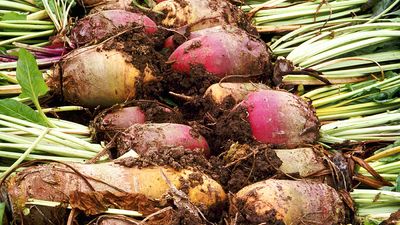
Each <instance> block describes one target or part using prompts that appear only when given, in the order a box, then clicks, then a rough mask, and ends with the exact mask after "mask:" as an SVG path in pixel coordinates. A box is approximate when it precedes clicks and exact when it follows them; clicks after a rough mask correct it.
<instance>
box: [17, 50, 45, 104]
mask: <svg viewBox="0 0 400 225" xmlns="http://www.w3.org/2000/svg"><path fill="white" fill-rule="evenodd" d="M18 56H19V57H18V62H17V80H18V83H19V85H21V89H22V93H21V95H20V97H21V98H24V97H29V98H30V99H31V100H32V101H33V102H35V101H38V99H39V97H40V96H43V95H45V94H46V93H47V91H48V90H49V89H48V87H47V85H46V83H45V82H44V79H43V77H42V73H41V72H40V70H39V67H38V65H37V62H36V59H35V57H34V56H33V55H32V54H31V53H29V52H28V51H27V50H25V49H20V50H19V52H18Z"/></svg>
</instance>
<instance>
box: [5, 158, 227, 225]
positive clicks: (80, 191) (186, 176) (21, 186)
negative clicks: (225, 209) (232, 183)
mask: <svg viewBox="0 0 400 225" xmlns="http://www.w3.org/2000/svg"><path fill="white" fill-rule="evenodd" d="M72 168H73V169H72ZM163 174H164V175H165V177H164V176H163ZM193 175H196V176H197V177H199V178H200V179H201V181H202V182H201V183H199V182H197V183H193V182H191V180H192V178H191V177H192V176H193ZM167 181H169V182H170V184H171V185H173V186H174V187H176V188H177V189H178V190H179V191H180V190H181V189H184V190H185V192H184V193H185V194H187V196H188V202H190V203H191V204H193V205H194V206H197V207H199V208H200V209H202V210H204V212H206V211H208V210H209V209H210V207H212V206H213V205H216V204H221V202H223V201H225V199H226V195H225V192H224V191H223V189H222V187H221V186H220V185H219V184H218V183H217V182H216V181H214V180H212V179H211V178H210V177H208V176H207V175H205V174H202V173H199V172H194V171H191V170H185V169H183V170H180V171H177V170H174V169H171V168H168V167H159V166H153V167H146V168H138V167H131V168H128V167H125V166H121V165H117V164H115V163H101V164H79V163H69V164H60V163H52V164H47V165H40V166H34V167H30V168H27V169H25V170H23V171H21V172H20V173H18V174H17V175H15V176H13V177H12V178H11V179H8V181H7V183H6V184H7V190H8V199H9V202H10V205H11V206H12V210H13V214H14V216H15V219H16V221H21V220H22V219H23V222H24V223H23V224H34V225H42V224H43V225H44V224H63V223H57V222H56V221H62V220H60V219H64V218H62V215H65V214H61V212H64V213H65V209H63V208H62V207H61V208H55V209H54V210H50V209H49V208H47V209H46V208H37V207H32V208H31V209H30V214H29V215H25V216H23V213H22V210H23V208H24V205H25V202H26V201H27V200H28V199H29V198H34V199H38V200H47V201H58V202H65V203H69V204H71V205H73V206H75V207H78V208H79V209H81V210H82V211H83V212H84V213H85V214H87V215H97V214H100V213H101V212H103V211H104V210H105V209H106V208H107V207H110V208H122V209H128V210H136V211H140V212H141V213H143V214H144V215H149V214H151V213H154V212H156V211H158V210H157V208H154V207H157V202H158V201H161V200H162V199H163V198H165V197H166V195H167V194H168V192H169V191H170V185H169V184H168V182H167ZM187 183H189V184H191V185H189V186H186V185H185V184H187ZM182 192H183V191H182ZM129 199H132V201H129ZM135 200H137V201H135ZM135 202H136V203H135ZM161 202H162V201H161ZM85 203H86V204H85ZM174 203H177V202H174ZM89 206H92V207H89ZM154 210H155V211H154ZM21 217H22V218H21ZM60 217H61V218H60ZM49 221H51V222H49Z"/></svg>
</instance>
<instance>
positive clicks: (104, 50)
mask: <svg viewBox="0 0 400 225" xmlns="http://www.w3.org/2000/svg"><path fill="white" fill-rule="evenodd" d="M110 45H112V46H113V49H111V48H110V47H109V46H110ZM142 47H143V46H142ZM123 48H124V46H123V44H122V43H119V42H114V41H109V42H105V43H102V44H99V45H95V46H89V47H85V48H80V49H76V50H74V51H72V52H71V53H70V54H68V55H66V56H65V57H64V59H63V60H62V61H61V62H60V72H59V73H60V74H61V75H60V74H58V73H55V74H54V76H53V77H52V79H50V80H49V82H48V83H49V85H50V86H51V87H52V89H53V90H55V91H56V92H60V93H61V94H62V96H63V97H64V99H65V100H66V101H68V102H71V103H73V104H76V105H82V106H87V107H96V106H98V105H100V106H111V105H113V104H116V103H122V102H125V101H127V100H131V99H134V98H135V97H136V96H137V92H138V89H139V88H141V85H143V84H144V83H147V82H150V81H152V80H154V79H155V75H156V74H155V73H156V72H155V71H156V69H157V68H156V66H154V64H153V63H152V62H151V61H150V59H149V58H146V57H143V56H140V57H139V55H140V54H141V53H140V51H141V49H144V48H137V49H136V51H138V52H134V53H132V52H129V54H128V53H127V52H125V51H124V50H123ZM142 54H148V55H151V53H148V52H146V53H142ZM60 79H61V80H60Z"/></svg>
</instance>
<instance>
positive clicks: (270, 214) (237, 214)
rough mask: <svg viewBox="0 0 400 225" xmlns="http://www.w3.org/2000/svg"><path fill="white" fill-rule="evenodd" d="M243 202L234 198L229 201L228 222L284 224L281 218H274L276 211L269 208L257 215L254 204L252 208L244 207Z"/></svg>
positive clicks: (246, 224)
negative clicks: (262, 213)
mask: <svg viewBox="0 0 400 225" xmlns="http://www.w3.org/2000/svg"><path fill="white" fill-rule="evenodd" d="M245 204H246V203H245V202H243V201H242V200H240V199H239V200H236V201H235V202H231V206H230V220H231V221H230V222H231V224H237V225H259V224H268V225H285V223H284V222H283V221H282V220H278V219H277V218H276V211H275V210H273V209H272V210H269V211H267V212H266V213H265V215H262V216H261V215H259V214H257V213H256V206H254V208H245Z"/></svg>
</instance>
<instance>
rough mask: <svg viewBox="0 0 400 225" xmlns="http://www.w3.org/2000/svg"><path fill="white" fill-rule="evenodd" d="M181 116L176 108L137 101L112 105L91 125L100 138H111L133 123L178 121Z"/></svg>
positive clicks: (180, 119)
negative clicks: (131, 104)
mask: <svg viewBox="0 0 400 225" xmlns="http://www.w3.org/2000/svg"><path fill="white" fill-rule="evenodd" d="M181 121H183V119H182V116H181V114H180V113H179V112H177V111H176V110H173V109H170V108H167V107H165V106H162V105H161V104H159V103H157V102H153V101H143V102H141V101H138V102H137V106H129V107H118V106H114V107H112V108H110V109H106V110H104V111H103V112H101V113H100V114H99V115H98V116H97V117H96V118H95V120H94V121H93V123H92V126H93V127H94V129H95V134H96V136H97V137H98V138H100V140H108V141H109V140H111V139H112V138H113V137H114V135H115V134H117V133H118V132H122V131H124V130H126V129H127V128H129V127H130V126H132V125H133V124H137V123H140V124H143V123H145V122H154V123H166V122H170V123H179V122H181Z"/></svg>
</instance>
